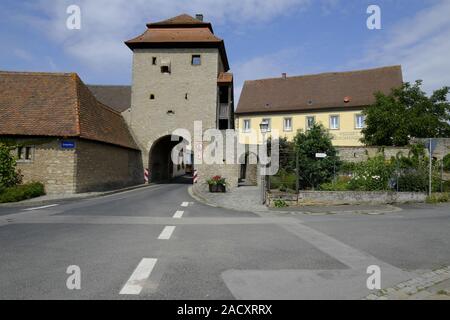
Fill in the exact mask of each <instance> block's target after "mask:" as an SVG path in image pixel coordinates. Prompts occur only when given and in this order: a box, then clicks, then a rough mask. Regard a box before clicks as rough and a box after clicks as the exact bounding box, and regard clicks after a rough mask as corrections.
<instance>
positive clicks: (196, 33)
mask: <svg viewBox="0 0 450 320" xmlns="http://www.w3.org/2000/svg"><path fill="white" fill-rule="evenodd" d="M125 44H126V45H127V46H128V47H129V48H130V49H131V50H134V49H140V48H217V49H219V52H220V54H221V56H222V60H223V62H224V67H225V71H228V70H229V69H230V67H229V63H228V57H227V53H226V50H225V44H224V41H223V40H222V39H220V38H218V37H216V36H215V35H214V31H213V29H212V26H211V23H209V22H203V21H200V20H197V19H195V18H193V17H191V16H189V15H187V14H182V15H179V16H177V17H174V18H170V19H168V20H164V21H160V22H154V23H148V24H147V30H146V31H145V32H144V33H143V34H141V35H140V36H138V37H136V38H133V39H131V40H128V41H126V42H125Z"/></svg>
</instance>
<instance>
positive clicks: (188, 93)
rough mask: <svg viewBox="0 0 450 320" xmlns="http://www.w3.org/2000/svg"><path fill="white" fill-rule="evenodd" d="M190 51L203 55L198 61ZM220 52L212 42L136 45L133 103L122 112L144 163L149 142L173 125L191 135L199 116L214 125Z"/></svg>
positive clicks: (171, 129)
mask: <svg viewBox="0 0 450 320" xmlns="http://www.w3.org/2000/svg"><path fill="white" fill-rule="evenodd" d="M194 54H200V55H201V65H199V66H193V65H191V58H192V55H194ZM153 57H156V59H157V63H156V65H153V64H152V58H153ZM219 57H220V56H219V51H218V49H214V48H211V49H195V48H193V49H174V48H172V49H136V50H134V55H133V90H132V106H131V109H130V110H129V111H127V112H125V114H124V118H125V119H126V121H127V122H128V124H129V126H130V128H131V131H132V133H133V136H134V138H135V140H136V142H137V143H138V145H139V147H140V148H141V150H142V157H143V163H144V166H146V167H147V166H148V163H149V152H150V149H151V146H152V145H153V143H154V142H155V141H156V140H158V139H159V138H161V137H163V136H166V135H170V134H171V133H172V132H173V131H174V130H175V129H178V128H184V129H187V130H188V131H189V132H190V134H191V136H193V128H194V121H197V120H201V121H202V125H203V130H206V129H208V128H215V127H216V108H217V95H218V93H217V76H218V72H219V68H220V63H219V60H220V58H219ZM164 61H170V69H171V73H170V74H163V73H161V69H160V68H161V64H162V62H164ZM151 94H153V95H154V99H153V100H151V99H150V95H151ZM168 111H171V113H168ZM126 113H128V114H126Z"/></svg>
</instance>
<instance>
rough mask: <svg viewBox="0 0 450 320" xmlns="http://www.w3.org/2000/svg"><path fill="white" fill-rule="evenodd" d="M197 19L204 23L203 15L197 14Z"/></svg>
mask: <svg viewBox="0 0 450 320" xmlns="http://www.w3.org/2000/svg"><path fill="white" fill-rule="evenodd" d="M195 19H197V20H198V21H202V22H203V14H201V13H197V14H196V15H195Z"/></svg>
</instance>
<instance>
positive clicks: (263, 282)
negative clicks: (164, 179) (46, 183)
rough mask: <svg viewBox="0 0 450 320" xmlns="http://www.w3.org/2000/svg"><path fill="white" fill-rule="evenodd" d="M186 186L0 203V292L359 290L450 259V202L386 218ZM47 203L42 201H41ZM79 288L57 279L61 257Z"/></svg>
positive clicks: (251, 294) (53, 295) (84, 295)
mask: <svg viewBox="0 0 450 320" xmlns="http://www.w3.org/2000/svg"><path fill="white" fill-rule="evenodd" d="M187 189H188V185H186V184H182V183H173V184H163V185H155V186H151V187H147V188H143V189H137V190H133V191H128V192H124V193H119V194H114V195H109V196H105V197H101V198H95V199H86V200H76V201H70V202H60V203H53V204H57V205H56V206H52V207H46V208H41V209H36V210H27V211H25V209H33V208H30V207H23V208H22V207H14V208H10V207H8V208H5V207H0V246H1V250H0V299H280V298H281V299H310V298H325V299H337V298H340V299H342V298H343V299H358V298H362V297H363V296H365V295H367V294H368V293H370V292H369V291H368V289H367V288H366V279H367V277H368V275H367V273H366V269H367V267H368V266H369V265H378V266H380V268H381V270H382V284H383V287H388V286H391V285H393V284H396V283H399V282H402V281H404V280H406V279H409V278H412V277H414V276H415V275H416V274H417V273H419V272H422V271H423V270H429V269H434V268H439V267H441V266H443V265H450V246H449V243H450V232H449V230H450V206H448V205H438V206H428V205H415V206H414V205H409V206H403V207H402V211H398V212H393V213H387V214H384V215H377V216H372V215H361V214H350V213H348V214H342V215H327V216H305V215H293V214H289V213H267V214H255V213H249V212H238V211H229V210H225V209H221V208H214V207H210V206H206V205H203V204H201V203H198V202H196V201H195V200H193V199H192V198H191V197H190V196H189V194H188V192H187ZM49 205H51V204H49ZM73 265H75V266H78V267H79V268H80V270H81V278H80V279H81V281H80V284H81V289H80V290H69V289H68V288H67V286H66V282H67V279H68V278H69V276H70V275H69V274H67V273H66V271H67V268H68V267H69V266H73Z"/></svg>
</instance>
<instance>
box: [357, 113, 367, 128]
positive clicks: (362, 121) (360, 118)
mask: <svg viewBox="0 0 450 320" xmlns="http://www.w3.org/2000/svg"><path fill="white" fill-rule="evenodd" d="M365 125H366V118H365V117H364V115H362V114H357V115H356V116H355V127H356V129H363V128H364V126H365Z"/></svg>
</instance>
